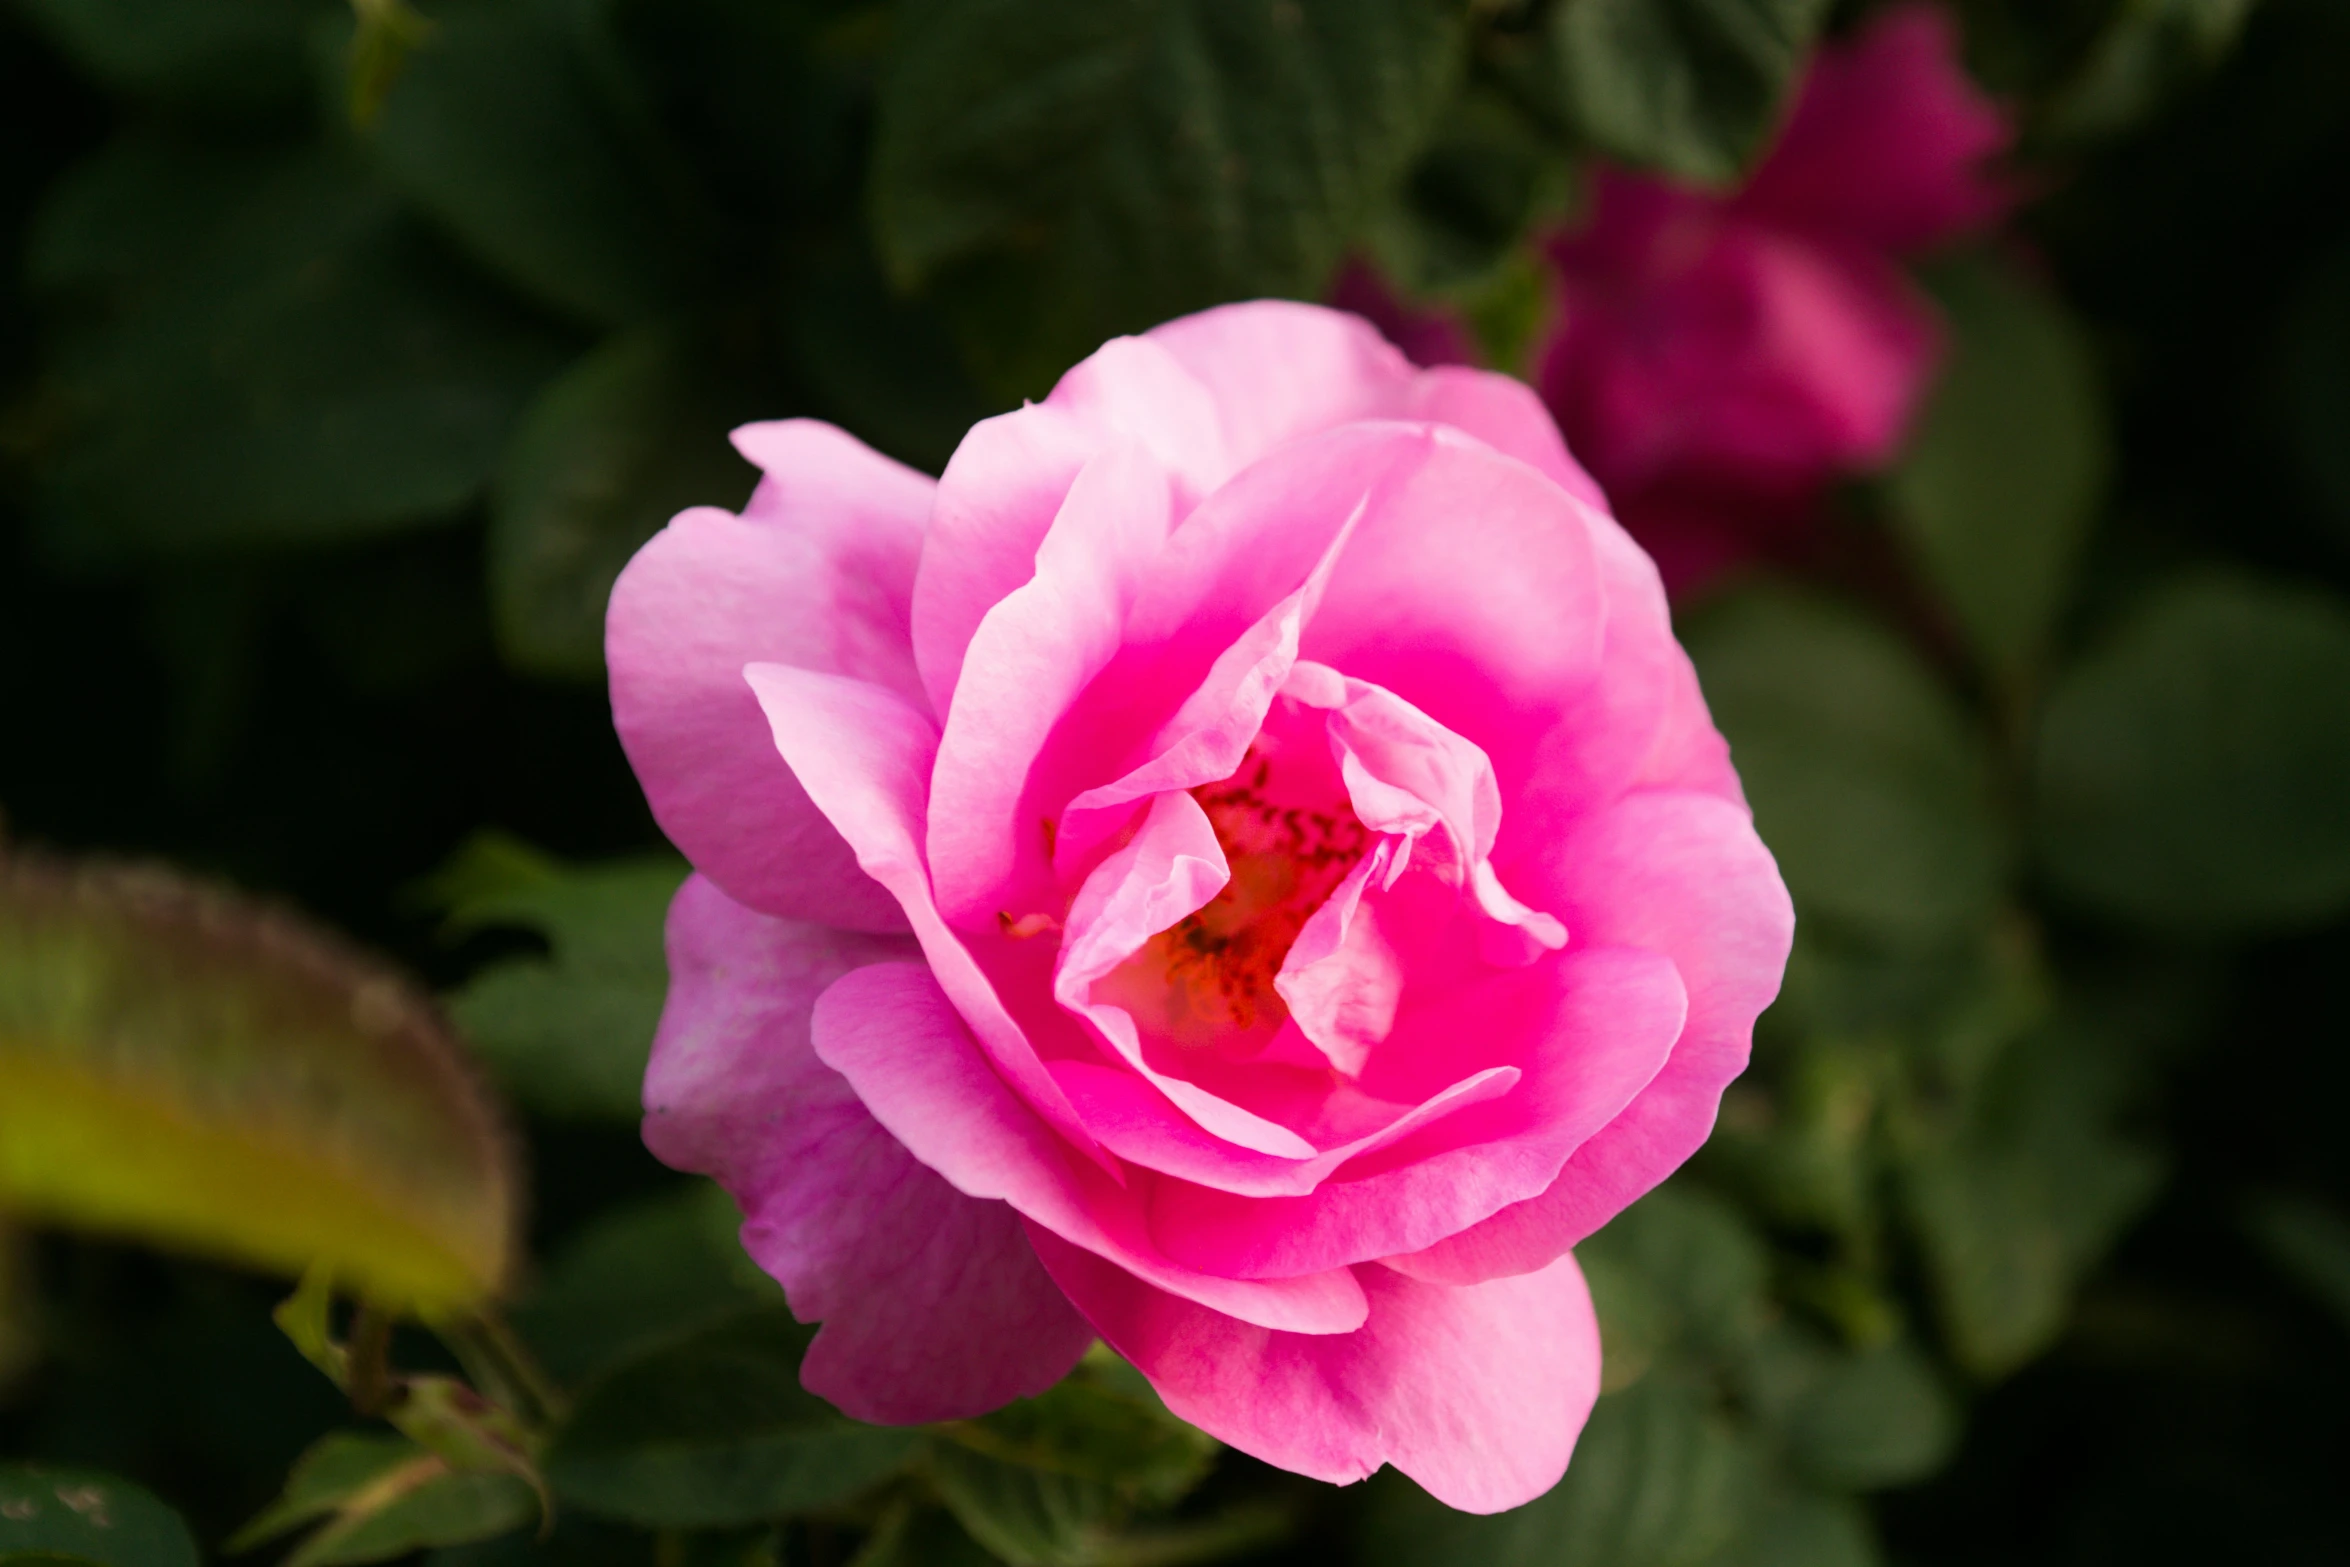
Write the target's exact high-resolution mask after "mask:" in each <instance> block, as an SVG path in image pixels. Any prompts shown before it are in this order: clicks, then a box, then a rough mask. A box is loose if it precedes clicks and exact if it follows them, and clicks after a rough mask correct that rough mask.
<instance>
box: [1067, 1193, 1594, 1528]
mask: <svg viewBox="0 0 2350 1567" xmlns="http://www.w3.org/2000/svg"><path fill="white" fill-rule="evenodd" d="M1036 1247H1037V1254H1038V1255H1039V1256H1040V1257H1042V1258H1043V1259H1044V1263H1045V1266H1046V1267H1047V1268H1048V1269H1050V1270H1051V1271H1052V1274H1053V1277H1054V1278H1055V1279H1056V1280H1057V1281H1058V1282H1059V1283H1060V1285H1061V1287H1062V1289H1064V1290H1066V1291H1067V1292H1068V1294H1069V1298H1070V1299H1071V1300H1073V1301H1075V1302H1076V1304H1077V1307H1078V1309H1079V1310H1080V1311H1082V1312H1084V1313H1085V1315H1086V1316H1087V1318H1089V1319H1090V1320H1091V1321H1092V1323H1093V1325H1094V1327H1095V1328H1096V1329H1098V1330H1099V1331H1100V1333H1101V1335H1102V1337H1103V1338H1105V1339H1107V1340H1109V1342H1110V1345H1111V1347H1112V1348H1114V1349H1116V1350H1117V1351H1118V1353H1120V1354H1121V1355H1124V1356H1125V1357H1126V1358H1127V1359H1128V1360H1130V1361H1132V1362H1133V1363H1134V1365H1135V1366H1136V1367H1137V1368H1138V1369H1140V1370H1141V1372H1142V1374H1143V1375H1144V1376H1146V1377H1148V1378H1149V1379H1150V1381H1151V1385H1152V1386H1153V1387H1155V1388H1156V1389H1158V1392H1159V1395H1160V1397H1162V1398H1164V1399H1165V1400H1166V1401H1167V1407H1168V1408H1169V1409H1171V1410H1173V1411H1174V1412H1175V1413H1176V1414H1178V1415H1180V1416H1182V1417H1183V1418H1184V1419H1186V1420H1188V1421H1190V1422H1191V1423H1192V1424H1193V1425H1196V1426H1198V1427H1199V1428H1200V1429H1201V1430H1203V1431H1206V1432H1207V1433H1209V1434H1210V1435H1211V1436H1214V1437H1217V1438H1219V1439H1220V1440H1222V1441H1225V1442H1229V1443H1230V1444H1232V1445H1233V1446H1234V1447H1237V1448H1239V1449H1240V1450H1241V1451H1242V1452H1244V1453H1248V1454H1250V1455H1252V1456H1254V1457H1257V1458H1261V1459H1263V1460H1264V1461H1266V1462H1267V1463H1271V1464H1278V1465H1279V1466H1280V1467H1282V1468H1284V1469H1288V1470H1292V1471H1295V1472H1296V1473H1299V1474H1304V1475H1310V1476H1312V1477H1314V1478H1315V1479H1319V1480H1328V1481H1331V1482H1334V1483H1336V1484H1340V1485H1344V1484H1347V1483H1348V1482H1350V1481H1355V1480H1360V1479H1362V1478H1364V1477H1365V1476H1367V1475H1369V1474H1371V1473H1373V1472H1374V1471H1375V1470H1377V1469H1378V1468H1379V1466H1380V1465H1381V1464H1393V1465H1394V1466H1395V1467H1396V1468H1398V1469H1400V1470H1402V1471H1403V1472H1404V1473H1405V1474H1407V1475H1409V1476H1411V1477H1412V1478H1413V1479H1414V1480H1417V1481H1418V1482H1419V1483H1420V1484H1421V1485H1422V1486H1423V1487H1425V1488H1426V1489H1427V1491H1428V1492H1429V1493H1430V1494H1431V1495H1433V1496H1434V1497H1436V1498H1437V1500H1439V1501H1441V1502H1444V1503H1446V1504H1447V1505H1449V1506H1452V1507H1457V1508H1460V1509H1461V1510H1462V1511H1464V1512H1473V1513H1493V1512H1500V1511H1502V1510H1504V1509H1506V1508H1511V1507H1517V1506H1521V1505H1523V1504H1524V1503H1527V1502H1530V1501H1532V1500H1533V1499H1534V1498H1535V1497H1537V1496H1540V1495H1541V1494H1542V1493H1543V1492H1545V1491H1547V1490H1549V1489H1550V1488H1551V1487H1552V1486H1553V1485H1556V1484H1557V1483H1558V1479H1559V1476H1560V1475H1562V1474H1564V1473H1565V1472H1566V1468H1567V1460H1568V1458H1569V1457H1570V1456H1571V1455H1572V1454H1573V1452H1574V1449H1575V1439H1576V1437H1577V1436H1578V1435H1580V1434H1581V1432H1582V1429H1583V1422H1584V1421H1585V1420H1586V1419H1587V1418H1589V1416H1590V1414H1591V1406H1592V1404H1593V1403H1594V1401H1596V1400H1597V1398H1598V1396H1599V1370H1600V1361H1599V1324H1598V1320H1597V1318H1596V1317H1595V1316H1594V1315H1593V1313H1592V1310H1591V1296H1590V1293H1589V1291H1588V1290H1586V1289H1585V1288H1584V1284H1583V1275H1582V1273H1581V1271H1580V1270H1579V1269H1578V1268H1577V1267H1576V1266H1575V1260H1574V1258H1573V1257H1571V1256H1567V1257H1561V1258H1559V1259H1558V1260H1557V1261H1556V1262H1554V1263H1552V1264H1551V1265H1550V1266H1549V1267H1547V1268H1545V1269H1544V1270H1542V1271H1541V1272H1539V1273H1530V1274H1524V1275H1520V1276H1518V1277H1514V1278H1508V1279H1496V1280H1494V1281H1492V1282H1491V1283H1486V1284H1479V1285H1475V1286H1471V1287H1468V1288H1452V1287H1448V1286H1443V1285H1431V1284H1424V1283H1421V1282H1419V1281H1417V1280H1413V1279H1408V1278H1405V1277H1404V1276H1402V1275H1400V1274H1397V1273H1393V1272H1390V1271H1389V1270H1387V1269H1385V1268H1380V1267H1375V1266H1374V1267H1367V1268H1364V1269H1361V1270H1360V1272H1361V1276H1362V1280H1363V1289H1364V1291H1365V1293H1366V1294H1367V1295H1368V1296H1369V1299H1370V1315H1369V1319H1368V1320H1367V1321H1366V1322H1365V1323H1364V1325H1363V1326H1362V1328H1361V1329H1359V1330H1358V1331H1356V1332H1353V1333H1347V1334H1342V1335H1333V1336H1328V1337H1314V1338H1309V1337H1305V1336H1302V1335H1299V1334H1294V1333H1280V1332H1271V1331H1268V1330H1266V1329H1263V1328H1259V1327H1252V1326H1250V1325H1249V1324H1247V1323H1243V1322H1236V1321H1234V1320H1233V1319H1232V1318H1230V1317H1226V1316H1221V1315H1218V1314H1217V1313H1216V1312H1214V1311H1212V1310H1209V1309H1207V1308H1205V1307H1202V1306H1199V1305H1197V1304H1194V1303H1193V1302H1191V1301H1187V1300H1182V1299H1178V1298H1177V1297H1175V1296H1172V1295H1168V1294H1166V1293H1164V1292H1162V1291H1159V1290H1155V1289H1153V1288H1151V1287H1150V1286H1149V1285H1148V1284H1146V1283H1143V1282H1141V1281H1140V1280H1137V1279H1135V1278H1134V1277H1133V1276H1132V1275H1130V1274H1126V1273H1122V1272H1120V1271H1119V1270H1118V1269H1116V1268H1113V1267H1111V1266H1109V1265H1108V1264H1106V1263H1104V1262H1102V1261H1101V1260H1100V1259H1099V1258H1098V1257H1095V1256H1093V1255H1091V1254H1090V1253H1087V1252H1083V1251H1080V1250H1078V1249H1076V1248H1074V1247H1071V1246H1067V1245H1064V1244H1061V1243H1060V1242H1058V1241H1057V1240H1055V1239H1054V1238H1053V1237H1052V1236H1050V1235H1039V1236H1037V1237H1036Z"/></svg>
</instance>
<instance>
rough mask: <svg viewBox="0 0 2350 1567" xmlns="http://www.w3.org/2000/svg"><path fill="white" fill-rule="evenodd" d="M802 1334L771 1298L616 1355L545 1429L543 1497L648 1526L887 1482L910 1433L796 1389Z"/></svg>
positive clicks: (909, 1449) (766, 1515)
mask: <svg viewBox="0 0 2350 1567" xmlns="http://www.w3.org/2000/svg"><path fill="white" fill-rule="evenodd" d="M813 1331H814V1330H812V1329H809V1328H805V1327H802V1326H800V1325H799V1324H798V1323H796V1322H794V1321H793V1320H792V1318H791V1314H790V1313H789V1312H788V1311H786V1310H784V1309H783V1308H781V1307H775V1308H771V1309H768V1310H764V1311H753V1312H749V1313H745V1314H743V1315H741V1316H737V1317H735V1318H732V1319H730V1320H728V1321H725V1322H721V1323H717V1324H715V1325H713V1326H710V1327H706V1328H702V1329H699V1330H697V1331H695V1332H692V1333H689V1334H687V1335H686V1336H684V1337H682V1338H679V1339H675V1340H672V1341H670V1342H667V1343H665V1344H662V1345H660V1346H658V1347H656V1348H654V1349H652V1350H650V1351H647V1352H646V1353H644V1354H642V1355H639V1356H637V1357H635V1358H634V1359H632V1360H629V1361H627V1362H626V1363H624V1364H622V1365H621V1366H619V1367H618V1368H616V1369H615V1370H613V1371H612V1372H610V1373H609V1374H607V1375H606V1376H604V1377H603V1378H602V1379H600V1380H599V1381H597V1382H596V1383H594V1384H592V1385H591V1386H590V1387H589V1388H588V1389H587V1390H586V1391H585V1392H584V1393H582V1394H581V1396H580V1400H579V1404H578V1407H577V1408H576V1409H574V1410H573V1411H572V1413H571V1417H570V1418H569V1419H568V1420H566V1421H565V1422H564V1423H563V1425H562V1426H561V1427H560V1428H559V1429H558V1430H557V1431H556V1433H555V1437H554V1440H553V1442H552V1443H551V1444H550V1446H549V1448H548V1450H547V1455H546V1472H547V1477H548V1479H549V1480H550V1481H552V1482H553V1484H554V1487H555V1492H556V1495H557V1496H558V1497H559V1498H561V1499H562V1500H563V1501H565V1502H567V1503H569V1504H570V1505H572V1506H575V1507H578V1508H580V1509H581V1510H583V1511H586V1512H593V1513H600V1514H603V1515H604V1516H606V1517H611V1518H617V1519H620V1520H623V1521H625V1522H628V1523H634V1524H638V1525H642V1526H644V1527H648V1528H712V1527H724V1526H729V1525H734V1524H748V1523H759V1522H763V1521H765V1520H767V1519H771V1518H778V1517H781V1516H783V1515H785V1514H788V1513H793V1512H800V1511H804V1510H806V1509H809V1508H815V1507H825V1506H830V1505H832V1504H835V1503H838V1502H843V1501H846V1500H848V1499H849V1498H851V1497H853V1496H855V1495H857V1494H858V1493H859V1492H862V1491H864V1490H867V1489H868V1488H870V1487H872V1486H874V1485H877V1484H879V1483H880V1482H881V1481H883V1480H885V1479H887V1478H888V1477H889V1476H890V1475H892V1474H894V1473H896V1472H897V1471H898V1470H899V1469H900V1468H901V1467H902V1466H903V1465H904V1464H905V1462H906V1460H907V1459H908V1458H909V1457H911V1456H912V1454H913V1452H914V1450H915V1448H916V1446H917V1444H918V1443H919V1441H920V1438H919V1436H918V1435H917V1434H916V1433H914V1432H911V1431H902V1430H889V1429H884V1428H881V1427H878V1426H864V1425H859V1424H857V1423H856V1422H855V1421H852V1420H849V1419H846V1418H844V1417H843V1416H841V1415H840V1414H838V1413H836V1412H835V1411H834V1410H833V1409H832V1407H831V1406H830V1405H828V1404H826V1403H825V1402H824V1401H823V1400H822V1399H820V1398H818V1397H817V1396H816V1395H815V1394H813V1393H810V1392H808V1391H806V1390H805V1389H803V1388H802V1387H801V1386H800V1377H799V1368H800V1357H801V1355H802V1354H803V1353H804V1352H805V1351H806V1349H807V1344H808V1340H809V1338H810V1337H811V1336H812V1335H813Z"/></svg>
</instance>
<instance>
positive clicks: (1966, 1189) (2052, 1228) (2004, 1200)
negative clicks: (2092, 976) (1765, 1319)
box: [1901, 1021, 2162, 1377]
mask: <svg viewBox="0 0 2350 1567" xmlns="http://www.w3.org/2000/svg"><path fill="white" fill-rule="evenodd" d="M2127 1089H2128V1083H2127V1081H2126V1079H2125V1077H2124V1076H2123V1074H2122V1073H2121V1072H2120V1071H2119V1070H2118V1068H2117V1065H2116V1063H2115V1062H2114V1061H2113V1060H2112V1059H2110V1058H2109V1057H2107V1056H2106V1055H2104V1054H2103V1053H2102V1052H2100V1051H2097V1050H2095V1049H2093V1048H2091V1047H2090V1045H2089V1043H2088V1042H2087V1041H2086V1040H2085V1039H2084V1038H2083V1037H2082V1035H2081V1034H2080V1032H2079V1030H2078V1027H2077V1025H2068V1024H2066V1023H2064V1022H2061V1021H2060V1022H2057V1023H2055V1024H2052V1025H2050V1026H2048V1027H2046V1028H2043V1029H2039V1030H2035V1031H2032V1032H2030V1033H2027V1034H2025V1035H2023V1036H2022V1037H2021V1038H2019V1039H2018V1040H2017V1041H2016V1042H2015V1044H2014V1045H2013V1046H2012V1047H2011V1048H2009V1049H2008V1050H2007V1051H2006V1052H2005V1054H2004V1055H2003V1057H2002V1058H2001V1059H2000V1061H1999V1062H1998V1064H1997V1066H1996V1068H1995V1069H1994V1070H1993V1071H1991V1072H1990V1073H1989V1074H1988V1075H1987V1077H1986V1078H1985V1079H1984V1081H1983V1082H1982V1083H1981V1084H1980V1085H1979V1087H1978V1088H1977V1090H1976V1091H1975V1092H1974V1093H1971V1094H1968V1095H1965V1096H1964V1097H1963V1098H1962V1099H1961V1101H1960V1102H1959V1103H1958V1104H1957V1105H1955V1106H1947V1107H1943V1109H1942V1113H1941V1114H1940V1115H1939V1116H1937V1115H1936V1113H1935V1112H1934V1111H1933V1110H1932V1109H1929V1108H1928V1107H1925V1106H1918V1107H1914V1108H1913V1110H1912V1116H1913V1118H1914V1124H1912V1125H1910V1126H1909V1127H1907V1128H1906V1129H1905V1131H1904V1134H1903V1137H1902V1142H1903V1149H1902V1155H1901V1157H1902V1165H1903V1168H1902V1176H1903V1181H1902V1190H1903V1194H1904V1197H1905V1200H1906V1202H1907V1206H1908V1209H1909V1215H1910V1223H1911V1227H1912V1230H1913V1233H1914V1234H1915V1236H1916V1239H1917V1243H1918V1246H1919V1249H1920V1251H1921V1252H1922V1253H1923V1254H1924V1258H1925V1262H1926V1271H1927V1274H1928V1276H1929V1278H1930V1280H1931V1282H1932V1284H1933V1286H1934V1292H1935V1296H1936V1303H1937V1305H1938V1306H1939V1308H1940V1314H1941V1317H1942V1320H1943V1326H1944V1328H1945V1330H1946V1332H1947V1334H1948V1337H1949V1341H1950V1346H1951V1349H1952V1351H1953V1354H1954V1356H1955V1358H1956V1359H1957V1360H1958V1362H1959V1364H1960V1365H1962V1366H1964V1367H1965V1368H1966V1369H1968V1370H1970V1371H1972V1372H1974V1373H1975V1374H1976V1375H1978V1376H1982V1377H1999V1376H2004V1375H2005V1374H2007V1373H2008V1372H2009V1371H2012V1370H2014V1369H2015V1368H2016V1367H2018V1366H2020V1365H2022V1364H2023V1363H2024V1362H2025V1361H2027V1360H2029V1359H2031V1358H2032V1357H2033V1356H2034V1355H2036V1354H2038V1353H2039V1352H2040V1351H2041V1350H2042V1349H2044V1348H2046V1347H2047V1346H2048V1345H2049V1344H2050V1343H2051V1342H2053V1341H2054V1340H2055V1338H2056V1337H2057V1335H2058V1334H2059V1333H2061V1332H2062V1331H2063V1329H2064V1325H2065V1320H2066V1317H2067V1316H2068V1314H2069V1312H2070V1309H2071V1305H2072V1294H2073V1290H2074V1289H2075V1287H2076V1286H2077V1285H2078V1284H2079V1282H2080V1281H2081V1279H2083V1278H2084V1277H2086V1276H2087V1274H2088V1273H2089V1271H2090V1270H2091V1269H2092V1268H2093V1267H2095V1266H2096V1265H2097V1263H2098V1262H2100V1261H2101V1260H2103V1258H2104V1255H2105V1253H2106V1250H2107V1249H2108V1248H2109V1247H2110V1246H2111V1245H2112V1244H2113V1242H2114V1241H2115V1240H2116V1239H2117V1238H2118V1237H2119V1235H2120V1233H2121V1231H2122V1229H2123V1227H2124V1226H2125V1225H2127V1224H2128V1223H2129V1221H2130V1220H2131V1219H2133V1218H2134V1217H2136V1215H2137V1214H2138V1213H2139V1212H2140V1211H2141V1210H2142V1209H2143V1208H2144V1206H2145V1205H2146V1203H2147V1202H2148V1201H2149V1200H2150V1199H2151V1198H2152V1197H2153V1195H2154V1193H2155V1191H2156V1189H2157V1188H2158V1187H2159V1186H2160V1184H2161V1177H2162V1161H2161V1160H2160V1159H2159V1158H2158V1157H2157V1156H2155V1155H2154V1154H2152V1153H2151V1152H2149V1151H2148V1150H2147V1149H2145V1148H2144V1147H2143V1146H2141V1145H2140V1144H2139V1143H2138V1142H2137V1141H2136V1140H2134V1139H2133V1138H2131V1137H2129V1136H2127V1135H2125V1134H2124V1133H2123V1132H2122V1131H2121V1130H2120V1128H2119V1127H2118V1126H2117V1125H2116V1122H2117V1120H2118V1118H2119V1115H2120V1113H2121V1112H2122V1111H2123V1110H2124V1109H2126V1108H2127Z"/></svg>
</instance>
